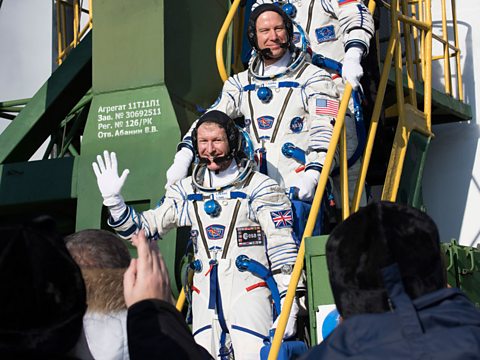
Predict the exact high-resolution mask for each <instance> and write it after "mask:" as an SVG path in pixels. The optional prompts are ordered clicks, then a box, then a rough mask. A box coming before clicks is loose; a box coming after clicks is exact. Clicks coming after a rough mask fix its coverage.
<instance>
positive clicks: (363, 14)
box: [252, 0, 375, 92]
mask: <svg viewBox="0 0 480 360" xmlns="http://www.w3.org/2000/svg"><path fill="white" fill-rule="evenodd" d="M273 3H276V4H277V5H278V6H281V7H282V9H283V10H284V11H285V12H286V13H287V15H289V16H290V17H291V18H292V19H293V20H294V21H295V22H296V23H297V24H298V25H300V26H301V27H302V29H303V30H304V31H305V33H306V34H307V37H308V40H309V44H310V47H311V49H312V51H313V53H314V54H321V55H322V56H324V57H327V58H329V59H333V60H335V61H338V62H340V63H342V64H343V69H342V76H343V78H344V80H345V81H348V82H349V83H350V84H351V85H352V87H353V88H354V89H357V88H358V87H359V86H360V79H361V78H362V75H363V69H362V66H361V65H360V61H361V59H362V57H363V56H365V55H366V54H367V53H368V50H369V45H370V40H371V39H372V37H373V34H374V31H375V27H374V23H373V18H372V15H371V14H370V12H369V10H368V9H367V7H366V6H365V5H364V4H363V1H362V0H285V1H274V0H257V1H256V3H255V4H254V5H253V6H252V9H255V8H256V7H257V6H258V5H261V4H273ZM300 40H301V34H300V32H299V31H298V29H297V31H295V32H294V43H295V44H296V45H299V44H300V43H301V41H300ZM328 70H329V71H331V72H332V74H335V71H334V69H328ZM335 75H336V74H335ZM334 78H335V79H337V78H338V76H334ZM342 92H343V91H342Z"/></svg>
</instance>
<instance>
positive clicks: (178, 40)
mask: <svg viewBox="0 0 480 360" xmlns="http://www.w3.org/2000/svg"><path fill="white" fill-rule="evenodd" d="M227 8H228V2H227V1H223V2H218V1H213V0H211V1H202V2H197V1H178V0H177V1H165V2H164V1H163V0H140V1H135V2H132V1H127V0H122V1H118V0H102V1H94V2H93V12H94V14H95V31H92V32H90V33H89V34H88V35H87V36H86V37H85V38H84V39H83V40H82V41H81V42H80V44H79V46H78V47H76V48H75V49H73V51H72V52H71V53H70V55H69V56H68V57H67V59H66V60H65V61H64V62H63V63H62V65H61V66H59V67H58V69H57V70H56V71H55V72H54V73H53V74H52V76H51V77H50V79H49V80H48V81H47V82H46V83H45V84H44V85H43V86H42V87H41V89H40V90H39V91H38V92H37V93H36V94H35V95H34V97H33V98H32V99H31V101H30V102H29V103H28V104H27V105H26V106H25V108H24V109H23V110H22V111H21V113H20V114H19V115H18V116H17V117H16V118H15V120H14V121H13V123H12V124H11V125H10V126H9V127H8V128H7V129H6V131H5V132H4V133H3V134H2V136H0V164H2V165H0V166H1V168H0V171H1V184H0V215H1V218H2V221H4V222H8V221H10V220H12V219H13V218H16V217H22V216H28V215H31V214H35V213H49V214H51V215H52V216H54V217H55V218H56V219H58V220H59V223H60V224H61V230H62V231H63V232H64V233H65V234H68V233H72V232H74V231H76V230H81V229H86V228H99V227H105V228H106V227H107V226H106V218H107V211H106V210H105V209H104V208H103V207H102V199H101V196H100V193H99V192H98V189H97V185H96V180H95V176H94V174H93V171H92V167H91V164H92V162H93V161H94V160H95V156H96V155H97V154H100V153H102V152H103V151H104V150H109V151H115V152H116V153H117V154H118V158H119V167H120V168H122V169H124V168H128V169H130V176H129V178H128V180H127V182H126V184H125V187H124V190H123V195H124V197H125V200H126V202H127V203H128V204H134V205H135V206H136V207H137V208H139V209H146V208H151V207H154V206H155V205H156V204H157V202H158V200H159V199H160V198H161V197H162V195H163V193H164V185H165V172H166V170H167V167H168V166H169V164H170V163H171V161H172V159H173V155H174V153H175V151H176V144H177V143H178V141H179V140H180V138H181V132H182V131H186V130H187V129H188V127H189V126H190V124H191V123H192V122H193V121H194V119H195V118H196V117H197V116H198V109H197V107H199V108H202V107H203V108H204V107H207V106H208V105H209V104H211V103H212V102H213V100H214V99H215V98H216V96H217V93H218V91H219V89H220V87H221V85H222V83H221V80H220V78H219V76H218V74H217V70H216V65H215V59H214V56H213V54H214V45H215V38H216V34H217V32H218V29H219V28H220V26H221V22H222V21H223V19H224V17H225V14H226V11H227ZM139 25H141V26H139ZM82 100H83V101H82ZM79 102H80V103H81V104H80V105H81V107H80V109H79V110H78V109H77V110H78V112H79V113H80V115H81V116H77V117H75V119H73V120H72V121H70V123H67V122H66V121H65V119H67V118H68V115H69V113H70V112H71V110H72V109H73V108H74V107H76V105H77V104H79ZM196 104H198V105H196ZM77 107H78V105H77ZM72 123H73V124H72ZM49 135H51V136H52V141H51V144H55V145H56V146H57V147H59V148H61V149H62V150H61V151H60V152H59V153H60V154H56V155H57V156H54V157H56V158H54V159H45V160H42V161H37V162H27V161H28V159H29V158H30V157H31V155H32V154H33V153H34V151H35V150H36V149H38V147H39V146H40V145H41V144H42V143H43V142H44V141H45V140H46V139H47V137H48V136H49ZM53 148H54V146H53V145H52V146H50V147H49V149H53ZM64 149H67V150H64ZM50 154H51V153H50ZM50 154H47V155H50ZM58 155H60V156H58ZM175 238H176V234H175V232H174V231H172V232H171V233H170V234H169V235H168V236H167V237H166V238H165V239H163V241H161V242H160V247H161V250H162V252H163V253H164V254H165V258H166V261H167V265H168V266H169V268H170V269H174V268H175V265H174V264H175V263H177V261H176V260H178V258H179V257H180V256H181V255H182V254H183V251H184V245H185V240H183V241H180V242H179V243H178V244H177V242H176V241H175V240H176V239H175ZM179 238H180V239H184V238H185V237H179ZM171 276H172V280H173V279H174V278H175V271H171ZM173 283H175V282H173Z"/></svg>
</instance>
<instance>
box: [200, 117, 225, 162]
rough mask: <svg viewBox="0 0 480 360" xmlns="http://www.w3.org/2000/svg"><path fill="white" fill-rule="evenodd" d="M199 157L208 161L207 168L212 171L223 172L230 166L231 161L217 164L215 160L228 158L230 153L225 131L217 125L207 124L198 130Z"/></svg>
mask: <svg viewBox="0 0 480 360" xmlns="http://www.w3.org/2000/svg"><path fill="white" fill-rule="evenodd" d="M197 147H198V155H199V156H200V157H201V158H202V159H208V160H209V163H208V165H207V168H208V169H209V170H212V171H222V170H225V169H227V168H228V167H229V166H230V163H231V162H232V160H230V161H222V162H221V163H220V164H216V163H215V162H214V160H215V159H216V158H219V157H224V156H227V155H228V153H229V152H230V148H229V146H228V138H227V133H226V132H225V129H224V128H222V127H221V126H219V125H218V124H216V123H212V122H206V123H203V124H202V125H200V126H199V128H198V129H197Z"/></svg>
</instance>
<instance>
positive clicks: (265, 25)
mask: <svg viewBox="0 0 480 360" xmlns="http://www.w3.org/2000/svg"><path fill="white" fill-rule="evenodd" d="M256 31H257V44H258V47H259V49H260V50H263V49H267V48H268V49H270V51H271V55H270V57H271V58H272V59H273V60H274V61H273V62H275V60H278V59H280V58H281V57H282V56H283V55H284V54H285V52H286V51H287V49H285V48H282V47H281V46H280V44H284V43H286V42H287V30H286V29H285V24H284V23H283V19H282V17H281V16H280V15H279V14H278V13H276V12H275V11H265V12H264V13H262V14H260V16H259V17H258V19H257V22H256Z"/></svg>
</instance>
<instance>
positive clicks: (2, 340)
mask: <svg viewBox="0 0 480 360" xmlns="http://www.w3.org/2000/svg"><path fill="white" fill-rule="evenodd" d="M0 283H1V284H2V291H1V296H0V358H2V359H5V358H14V359H20V358H22V359H24V358H36V359H41V358H48V359H53V358H58V357H59V356H63V355H62V354H65V353H66V352H68V351H69V350H70V349H71V348H73V346H74V345H75V344H76V342H77V340H78V339H79V336H80V334H81V329H82V318H83V315H84V313H85V310H86V295H85V286H84V283H83V279H82V275H81V272H80V269H79V268H78V266H77V264H76V263H75V261H73V259H72V257H71V256H70V254H69V253H68V251H67V249H66V248H65V244H64V242H63V239H62V238H61V237H60V236H59V234H58V233H57V232H56V230H55V222H54V221H53V220H52V219H51V218H48V217H41V218H37V219H35V220H34V221H31V222H26V223H23V224H15V225H3V226H1V227H0Z"/></svg>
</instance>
